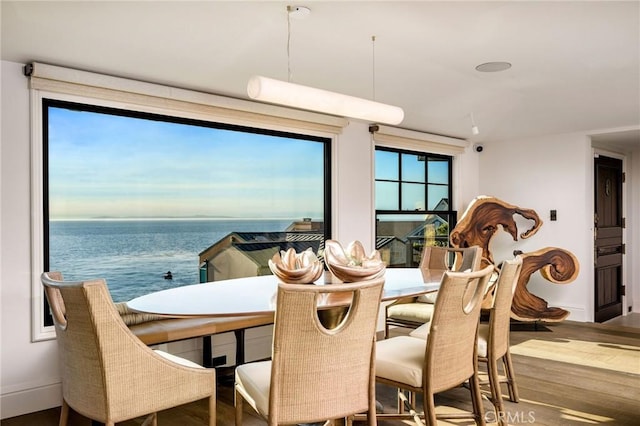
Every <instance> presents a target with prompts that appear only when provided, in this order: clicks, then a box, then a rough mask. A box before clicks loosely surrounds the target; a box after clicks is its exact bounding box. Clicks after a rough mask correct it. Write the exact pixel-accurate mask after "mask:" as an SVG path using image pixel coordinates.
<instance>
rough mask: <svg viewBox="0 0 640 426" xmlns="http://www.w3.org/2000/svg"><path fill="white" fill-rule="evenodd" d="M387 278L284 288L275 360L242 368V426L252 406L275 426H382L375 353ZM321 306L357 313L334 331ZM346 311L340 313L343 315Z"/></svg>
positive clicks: (238, 387) (238, 405)
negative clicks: (325, 302) (358, 424)
mask: <svg viewBox="0 0 640 426" xmlns="http://www.w3.org/2000/svg"><path fill="white" fill-rule="evenodd" d="M383 284H384V278H378V279H374V280H367V281H360V282H356V283H350V284H333V285H309V284H283V283H280V284H279V285H278V292H277V302H276V303H277V306H276V315H275V323H274V331H273V349H272V358H271V360H269V361H260V362H252V363H248V364H244V365H241V366H238V367H236V383H235V411H236V425H237V426H241V425H242V414H243V406H244V402H245V401H246V402H247V403H248V404H249V405H250V406H251V407H252V408H253V410H255V411H256V412H257V413H258V414H259V415H260V416H262V417H263V418H265V419H266V420H267V422H268V424H269V425H278V424H296V423H315V422H325V421H327V420H330V421H332V422H333V420H335V419H342V418H348V420H347V424H350V420H349V417H350V416H351V415H353V414H355V413H363V412H367V418H368V424H369V425H371V426H373V425H375V424H376V414H375V413H376V412H375V409H376V408H375V407H376V402H375V377H374V364H373V358H374V349H375V332H376V323H377V317H378V311H379V308H380V298H381V295H382V287H383ZM320 298H329V299H339V300H344V301H346V302H347V303H348V301H349V300H350V301H351V303H350V306H349V308H348V311H347V314H346V315H345V317H344V318H343V319H342V321H341V322H340V323H339V324H338V325H337V326H336V327H334V328H331V329H328V328H326V327H325V326H324V325H323V324H322V323H321V320H320V318H319V316H318V312H319V311H318V308H317V303H318V299H320ZM338 309H340V308H338Z"/></svg>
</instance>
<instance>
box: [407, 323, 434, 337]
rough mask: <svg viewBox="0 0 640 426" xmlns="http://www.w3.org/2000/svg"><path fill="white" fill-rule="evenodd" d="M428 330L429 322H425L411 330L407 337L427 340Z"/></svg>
mask: <svg viewBox="0 0 640 426" xmlns="http://www.w3.org/2000/svg"><path fill="white" fill-rule="evenodd" d="M429 330H431V321H429V322H425V323H424V324H422V325H421V326H420V327H418V328H416V329H415V330H413V331H412V332H411V333H409V336H411V337H417V338H418V339H423V340H427V336H429Z"/></svg>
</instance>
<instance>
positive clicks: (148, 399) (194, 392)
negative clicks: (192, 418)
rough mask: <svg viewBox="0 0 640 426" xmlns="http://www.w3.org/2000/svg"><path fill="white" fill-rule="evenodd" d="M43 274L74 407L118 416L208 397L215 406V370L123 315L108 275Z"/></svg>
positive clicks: (110, 418)
mask: <svg viewBox="0 0 640 426" xmlns="http://www.w3.org/2000/svg"><path fill="white" fill-rule="evenodd" d="M41 281H42V284H43V285H44V287H45V294H46V296H47V300H48V301H49V304H50V306H51V309H52V314H53V318H54V325H55V330H56V336H57V340H58V352H59V358H60V363H61V377H62V394H63V398H64V402H65V403H66V404H68V405H69V407H71V408H72V409H73V410H75V411H76V412H78V413H80V414H82V415H83V416H85V417H88V418H90V419H93V420H98V421H101V422H103V423H109V424H111V422H114V423H117V422H121V421H124V420H128V419H132V418H136V417H139V416H143V415H147V414H150V413H155V412H158V411H160V410H163V409H166V408H169V407H173V406H177V405H180V404H184V403H187V402H191V401H194V400H197V399H202V398H205V397H211V398H212V399H210V404H211V405H210V407H215V380H216V379H215V371H207V370H206V369H196V368H186V367H182V366H178V365H177V364H175V363H174V362H170V361H167V360H166V359H164V358H163V357H161V356H159V355H157V354H156V353H154V351H153V350H152V349H150V348H149V347H147V346H146V345H145V344H144V343H142V341H140V339H138V338H137V337H136V336H135V335H134V334H133V333H132V332H131V331H130V330H129V328H128V327H127V326H126V324H125V323H124V322H123V321H122V318H121V317H120V314H119V313H118V311H117V309H116V307H115V305H114V303H113V300H112V299H111V295H110V294H109V290H108V288H107V284H106V282H105V280H104V279H95V280H89V281H79V282H71V281H62V274H60V273H58V272H51V273H46V272H45V273H43V274H42V276H41ZM214 416H215V412H214ZM211 421H213V422H215V417H213V418H212V420H211Z"/></svg>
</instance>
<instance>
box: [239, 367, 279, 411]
mask: <svg viewBox="0 0 640 426" xmlns="http://www.w3.org/2000/svg"><path fill="white" fill-rule="evenodd" d="M236 383H238V384H240V385H241V386H237V385H236V390H239V391H240V392H242V395H243V397H244V399H246V400H247V402H249V404H251V406H252V407H254V408H255V409H256V410H257V411H258V413H260V415H262V416H264V417H267V416H268V415H269V387H270V385H271V361H260V362H250V363H247V364H242V365H239V366H238V367H236ZM243 390H246V392H244V391H243Z"/></svg>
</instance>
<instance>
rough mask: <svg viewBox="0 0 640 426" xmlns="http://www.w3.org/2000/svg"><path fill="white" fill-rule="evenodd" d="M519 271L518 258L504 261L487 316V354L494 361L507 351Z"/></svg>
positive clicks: (519, 260)
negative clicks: (489, 312)
mask: <svg viewBox="0 0 640 426" xmlns="http://www.w3.org/2000/svg"><path fill="white" fill-rule="evenodd" d="M521 269H522V258H521V257H520V256H517V257H516V258H515V259H513V260H506V261H505V262H504V263H503V264H502V267H501V268H500V275H499V276H498V281H497V284H496V289H495V292H494V299H493V307H492V308H491V314H490V316H489V341H488V342H487V346H488V351H489V354H490V356H492V357H493V358H494V359H497V358H500V357H501V356H503V355H504V354H505V353H506V352H507V350H508V349H509V326H510V322H511V302H512V301H513V293H514V291H515V288H516V284H517V283H518V277H519V276H520V271H521Z"/></svg>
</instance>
